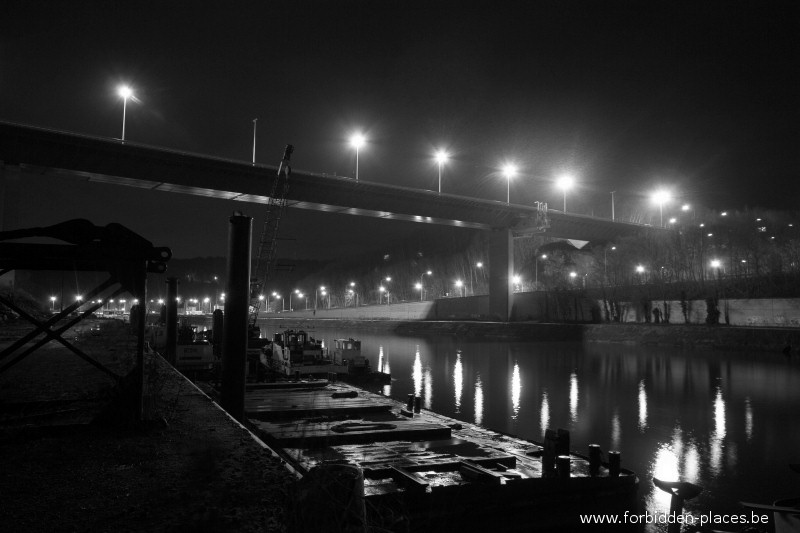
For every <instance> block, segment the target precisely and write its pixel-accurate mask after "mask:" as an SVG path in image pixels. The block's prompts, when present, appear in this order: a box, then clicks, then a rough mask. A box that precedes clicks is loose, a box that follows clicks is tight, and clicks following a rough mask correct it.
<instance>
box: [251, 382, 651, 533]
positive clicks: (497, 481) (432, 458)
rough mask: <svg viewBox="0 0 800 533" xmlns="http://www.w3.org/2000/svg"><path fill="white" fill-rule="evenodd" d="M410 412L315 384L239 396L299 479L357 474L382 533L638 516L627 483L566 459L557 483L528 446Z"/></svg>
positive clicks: (551, 525)
mask: <svg viewBox="0 0 800 533" xmlns="http://www.w3.org/2000/svg"><path fill="white" fill-rule="evenodd" d="M408 407H409V406H407V405H404V404H402V403H400V402H398V401H395V400H392V399H390V398H387V397H384V396H381V395H378V394H374V393H370V392H367V391H364V390H360V389H357V388H355V387H352V386H350V385H346V384H342V383H338V382H329V381H322V380H319V381H297V382H277V383H261V384H251V385H248V387H247V394H246V396H245V413H246V416H247V418H248V419H249V421H250V423H251V427H252V428H253V430H254V431H255V432H256V433H257V434H258V435H259V436H260V437H261V438H262V439H264V440H265V441H266V442H267V443H268V444H270V445H271V446H272V447H273V448H274V449H276V450H277V451H278V452H279V453H282V454H283V455H284V457H285V458H286V459H287V460H288V461H290V462H291V463H292V464H293V466H294V467H295V468H297V469H298V471H300V472H301V473H303V474H308V473H310V472H314V471H315V470H316V471H320V470H323V469H325V468H330V467H340V466H341V465H350V466H355V467H357V468H358V470H357V472H359V479H358V482H357V484H356V490H357V491H359V492H363V501H364V508H365V512H366V519H367V522H368V523H369V525H370V526H371V527H377V528H378V530H381V531H397V532H401V531H402V532H410V531H491V530H494V531H532V530H536V531H565V530H570V529H573V528H575V529H580V530H581V531H584V530H593V529H592V527H591V526H589V525H581V523H580V518H579V515H581V514H590V513H602V514H609V513H619V514H620V515H621V514H622V513H624V512H625V511H630V512H631V513H633V512H635V510H636V505H637V503H636V501H637V495H636V493H637V488H638V479H637V478H636V475H635V474H634V473H633V472H630V471H628V470H625V469H620V470H619V472H618V473H617V472H616V471H615V472H614V474H613V475H611V473H610V471H609V468H608V465H607V464H603V465H602V466H600V467H599V469H595V470H596V471H595V472H590V464H589V460H588V458H586V457H584V456H582V455H578V454H574V453H572V454H570V455H569V460H568V461H567V460H566V457H565V456H562V457H560V458H559V461H560V462H561V465H560V466H561V468H560V470H559V471H558V472H557V471H556V470H555V467H554V465H553V463H552V462H551V461H549V460H548V458H547V457H545V456H546V455H547V454H548V453H549V451H548V450H545V449H544V448H543V447H542V446H540V445H538V444H535V443H532V442H528V441H525V440H522V439H518V438H515V437H511V436H507V435H503V434H500V433H497V432H494V431H490V430H487V429H485V428H482V427H480V426H476V425H474V424H469V423H465V422H460V421H457V420H454V419H452V418H448V417H445V416H441V415H437V414H435V413H432V412H430V411H426V410H419V412H412V410H409V409H408ZM412 407H413V406H412ZM551 459H552V457H551ZM543 465H549V466H548V467H546V466H543ZM565 465H566V466H565ZM592 473H594V475H592ZM361 476H363V479H361ZM358 497H359V498H361V497H362V495H361V494H359V495H358ZM619 529H620V528H619V527H617V528H616V529H615V530H619ZM594 530H597V529H594Z"/></svg>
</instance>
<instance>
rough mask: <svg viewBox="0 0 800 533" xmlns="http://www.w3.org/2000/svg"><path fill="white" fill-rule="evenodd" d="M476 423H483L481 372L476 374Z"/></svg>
mask: <svg viewBox="0 0 800 533" xmlns="http://www.w3.org/2000/svg"><path fill="white" fill-rule="evenodd" d="M475 423H476V424H478V425H482V424H483V382H482V381H481V374H480V372H477V373H476V374H475Z"/></svg>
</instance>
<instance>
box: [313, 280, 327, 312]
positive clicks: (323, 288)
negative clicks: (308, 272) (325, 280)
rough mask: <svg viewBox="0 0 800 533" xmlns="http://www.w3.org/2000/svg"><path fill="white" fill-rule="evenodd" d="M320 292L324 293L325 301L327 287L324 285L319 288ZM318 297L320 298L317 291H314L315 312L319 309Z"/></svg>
mask: <svg viewBox="0 0 800 533" xmlns="http://www.w3.org/2000/svg"><path fill="white" fill-rule="evenodd" d="M319 290H321V291H322V296H323V299H324V297H325V285H322V286H321V287H320V288H319ZM317 297H318V296H317V289H314V310H316V309H317Z"/></svg>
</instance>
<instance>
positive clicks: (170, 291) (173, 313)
mask: <svg viewBox="0 0 800 533" xmlns="http://www.w3.org/2000/svg"><path fill="white" fill-rule="evenodd" d="M177 351H178V278H176V277H168V278H167V347H166V355H167V362H168V363H169V364H171V365H172V366H176V364H177V355H176V354H177Z"/></svg>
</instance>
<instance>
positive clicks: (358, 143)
mask: <svg viewBox="0 0 800 533" xmlns="http://www.w3.org/2000/svg"><path fill="white" fill-rule="evenodd" d="M366 142H367V139H366V137H364V135H362V134H361V133H354V134H353V135H352V136H351V137H350V146H352V147H353V148H355V149H356V150H360V149H361V147H362V146H364V144H365V143H366Z"/></svg>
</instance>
